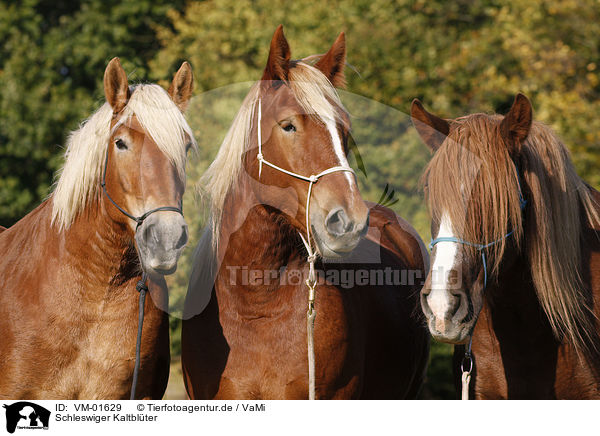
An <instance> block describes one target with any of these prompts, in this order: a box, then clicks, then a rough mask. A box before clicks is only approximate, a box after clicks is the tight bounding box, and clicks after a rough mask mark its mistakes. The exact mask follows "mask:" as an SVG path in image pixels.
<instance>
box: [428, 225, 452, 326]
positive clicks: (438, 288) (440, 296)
mask: <svg viewBox="0 0 600 436" xmlns="http://www.w3.org/2000/svg"><path fill="white" fill-rule="evenodd" d="M442 237H444V238H446V237H454V233H453V232H452V223H451V222H450V218H449V217H448V214H446V213H444V214H443V215H442V219H441V221H440V228H439V230H438V234H437V236H436V237H435V239H437V238H442ZM435 249H436V250H435V257H434V259H433V267H432V269H431V292H430V293H429V295H428V296H427V303H428V304H429V307H430V308H431V311H432V312H433V314H434V315H435V317H436V319H437V321H438V322H439V323H442V324H443V319H444V318H445V317H446V314H447V313H448V311H449V310H450V303H451V301H450V299H451V298H452V296H451V294H450V293H449V292H448V290H449V289H450V288H451V287H452V286H455V284H454V285H451V284H450V283H449V275H450V271H451V270H452V268H454V264H455V262H456V256H457V253H458V244H457V243H456V242H450V241H441V242H438V243H437V244H436V245H435ZM437 327H438V330H442V329H443V326H442V325H440V326H437Z"/></svg>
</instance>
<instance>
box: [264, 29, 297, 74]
mask: <svg viewBox="0 0 600 436" xmlns="http://www.w3.org/2000/svg"><path fill="white" fill-rule="evenodd" d="M291 55H292V54H291V52H290V46H289V45H288V42H287V40H286V39H285V35H284V34H283V26H282V25H281V24H280V25H279V26H277V29H276V30H275V33H274V34H273V39H272V40H271V48H270V50H269V59H268V60H267V66H266V67H265V72H264V74H263V76H262V80H269V81H278V80H281V81H286V80H287V79H288V72H289V70H290V57H291Z"/></svg>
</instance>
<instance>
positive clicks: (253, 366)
mask: <svg viewBox="0 0 600 436" xmlns="http://www.w3.org/2000/svg"><path fill="white" fill-rule="evenodd" d="M317 292H318V297H317V304H316V310H317V316H316V319H315V357H316V359H315V360H316V366H317V369H316V371H317V380H318V382H317V395H318V396H321V397H323V398H352V397H355V396H356V395H357V393H358V389H359V386H360V377H359V374H360V372H361V369H362V368H361V366H362V365H361V362H362V359H361V355H362V353H361V350H362V347H361V346H360V344H358V343H357V339H358V337H357V335H354V334H353V333H354V332H353V331H352V329H353V327H354V324H355V323H354V321H355V320H354V319H352V318H354V314H353V313H350V314H349V313H347V311H346V310H345V309H344V299H343V297H342V295H341V293H340V292H339V291H338V290H336V289H334V288H327V287H319V288H318V291H317ZM299 297H300V298H298V299H297V301H294V303H292V304H288V305H287V307H286V308H285V309H283V310H282V309H281V308H279V309H275V308H274V311H275V312H274V313H277V315H276V316H268V317H258V318H255V319H248V318H244V317H241V316H239V314H237V313H233V314H232V313H231V312H229V311H228V310H227V309H225V308H224V310H221V317H220V318H221V324H222V326H223V334H224V336H225V338H226V340H227V343H228V345H229V347H230V351H229V357H228V359H227V365H226V367H225V369H224V371H223V373H222V377H221V383H220V388H219V392H218V393H217V397H216V398H231V397H234V398H263V399H265V398H286V399H304V398H307V396H308V358H307V337H306V302H305V298H304V296H299ZM295 303H296V304H295ZM362 351H363V352H364V350H362Z"/></svg>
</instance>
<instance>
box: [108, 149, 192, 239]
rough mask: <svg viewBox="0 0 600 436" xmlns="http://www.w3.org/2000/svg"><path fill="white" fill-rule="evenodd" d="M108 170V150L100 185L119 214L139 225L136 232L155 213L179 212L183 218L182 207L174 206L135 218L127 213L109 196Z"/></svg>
mask: <svg viewBox="0 0 600 436" xmlns="http://www.w3.org/2000/svg"><path fill="white" fill-rule="evenodd" d="M107 168H108V150H107V151H106V159H105V160H104V172H103V173H102V182H101V183H100V186H102V190H103V191H104V195H106V198H108V199H109V200H110V202H111V203H112V204H113V205H114V206H115V207H116V208H117V209H118V210H119V212H121V213H122V214H123V215H125V216H126V217H127V218H130V219H132V220H133V221H135V222H136V223H137V225H136V227H135V229H136V230H137V228H138V227H139V226H141V225H142V223H143V222H144V220H145V219H146V218H148V217H149V216H150V215H152V214H153V213H155V212H161V211H168V212H177V213H178V214H180V215H181V216H183V210H182V207H181V205H180V206H179V207H174V206H162V207H157V208H156V209H151V210H149V211H148V212H144V213H143V214H141V215H140V216H138V217H136V216H133V215H132V214H130V213H129V212H127V211H126V210H125V209H123V208H122V207H121V206H119V205H118V204H117V203H116V202H115V200H113V199H112V197H111V196H110V195H109V194H108V191H107V189H106V169H107Z"/></svg>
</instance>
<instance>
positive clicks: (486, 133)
mask: <svg viewBox="0 0 600 436" xmlns="http://www.w3.org/2000/svg"><path fill="white" fill-rule="evenodd" d="M502 119H503V117H502V116H500V115H486V114H473V115H469V116H466V117H462V118H458V119H456V120H454V121H451V129H450V134H449V135H448V138H447V140H446V141H445V142H444V143H443V144H442V146H441V147H440V148H439V149H438V151H437V152H436V154H435V155H434V157H433V158H432V160H431V162H430V163H429V165H428V167H427V169H426V171H425V173H424V179H423V180H424V182H425V184H426V195H427V202H428V206H429V208H430V210H431V211H432V212H433V213H434V214H441V213H444V212H445V213H447V214H448V215H449V217H450V219H451V222H452V223H453V224H454V223H457V224H458V225H457V226H456V227H457V228H456V229H454V231H455V232H456V234H457V235H459V236H460V237H461V238H462V239H464V240H467V241H470V242H477V243H487V242H492V241H495V240H498V239H501V238H503V237H504V236H505V235H507V234H508V233H509V232H510V231H514V234H513V237H514V239H513V241H515V242H516V244H517V249H521V247H520V246H519V245H520V241H521V240H522V239H523V238H522V236H523V234H524V232H526V235H525V237H526V238H525V240H526V244H524V245H525V249H526V255H527V258H528V261H529V266H530V272H531V275H532V278H533V285H534V287H535V291H536V294H537V296H538V299H539V301H540V304H541V306H542V308H543V309H544V311H545V313H546V315H547V317H548V320H549V322H550V325H551V327H552V329H553V331H554V334H555V335H556V337H557V338H558V339H559V340H563V339H564V338H566V339H567V340H568V341H569V342H570V343H571V344H573V346H574V347H575V349H576V350H577V351H578V352H579V351H581V352H583V353H584V355H586V356H591V355H597V353H599V352H600V340H599V337H598V334H597V333H596V326H595V323H596V317H595V315H594V313H593V310H592V309H591V307H590V302H589V301H590V300H589V290H586V289H585V286H584V284H583V280H582V277H581V274H580V268H581V244H582V227H583V225H584V222H583V220H582V219H581V216H580V214H581V213H582V212H584V213H585V218H586V220H587V222H588V223H589V224H590V225H591V226H592V227H594V226H596V225H598V223H600V218H599V216H598V212H597V209H596V208H597V204H596V203H595V201H594V200H593V197H592V194H591V192H590V190H589V188H588V187H587V185H586V184H585V182H583V180H582V179H581V178H580V177H579V176H578V175H577V173H576V172H575V168H574V166H573V164H572V162H571V159H570V156H569V152H568V150H567V148H566V147H565V145H564V144H563V143H562V142H561V140H560V139H559V138H558V137H557V136H556V134H555V133H554V132H553V131H552V130H551V129H550V128H549V127H548V126H546V125H544V124H542V123H540V122H537V121H534V122H533V124H532V126H531V130H530V132H529V136H528V137H527V139H526V140H525V141H524V143H523V144H522V148H521V152H520V156H519V157H518V158H517V159H519V160H518V161H516V162H515V163H513V161H512V159H511V156H510V155H509V152H508V149H507V147H506V146H505V145H504V141H503V139H502V137H501V135H500V130H499V124H500V121H501V120H502ZM517 165H519V166H521V167H520V168H518V167H517ZM517 168H518V169H517ZM450 174H451V175H453V177H448V175H450ZM519 180H520V184H521V188H522V189H523V191H524V192H523V195H524V196H525V199H526V200H527V204H526V206H525V211H524V216H525V217H526V218H525V220H526V228H525V229H524V228H523V221H524V220H523V219H522V218H521V208H520V198H519V194H518V192H519V191H518V189H519ZM465 188H467V189H470V192H465ZM469 198H470V199H471V202H470V204H469V205H468V206H467V204H466V201H467V200H468V199H469ZM461 204H462V205H464V206H465V207H464V208H461V207H457V205H461ZM435 218H436V219H438V220H439V219H440V218H441V217H440V216H435ZM482 238H483V239H482ZM507 242H508V241H507V239H502V241H500V242H499V243H498V244H496V245H494V246H492V247H489V249H488V250H489V251H488V253H489V258H490V260H491V262H490V263H489V264H488V268H489V269H490V270H491V272H492V275H495V274H496V273H497V272H498V269H499V266H500V262H501V259H502V256H503V253H504V251H505V248H506V245H507ZM472 254H473V255H474V253H473V252H472Z"/></svg>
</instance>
